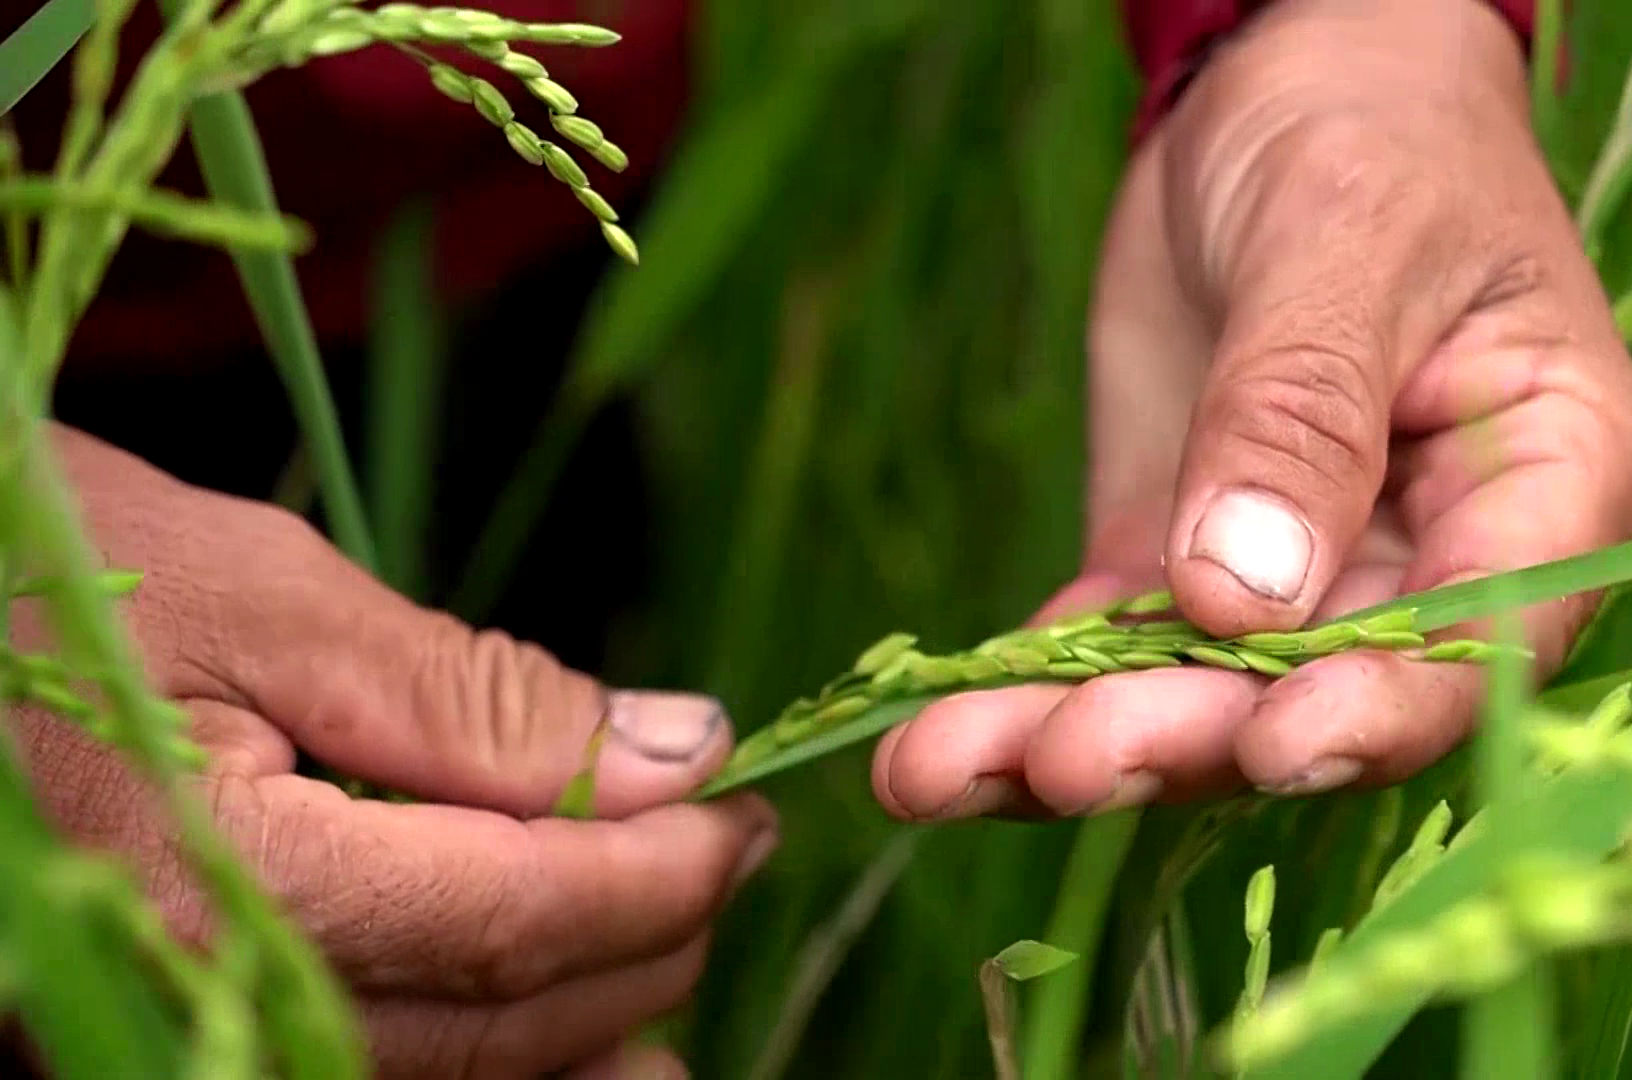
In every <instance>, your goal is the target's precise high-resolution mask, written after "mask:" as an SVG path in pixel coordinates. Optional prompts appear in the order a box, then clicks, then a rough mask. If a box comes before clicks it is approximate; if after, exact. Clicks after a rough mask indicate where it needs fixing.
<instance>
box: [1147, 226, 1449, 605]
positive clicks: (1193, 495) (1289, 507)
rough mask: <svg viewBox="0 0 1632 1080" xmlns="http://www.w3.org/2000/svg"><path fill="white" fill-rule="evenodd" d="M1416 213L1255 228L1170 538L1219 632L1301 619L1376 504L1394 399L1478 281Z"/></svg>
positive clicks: (1178, 568) (1186, 594)
mask: <svg viewBox="0 0 1632 1080" xmlns="http://www.w3.org/2000/svg"><path fill="white" fill-rule="evenodd" d="M1320 201H1322V202H1325V201H1326V200H1320ZM1338 201H1339V203H1341V202H1342V200H1341V199H1340V200H1338ZM1293 205H1296V203H1294V204H1293ZM1403 219H1404V222H1405V223H1406V224H1407V226H1408V227H1405V228H1401V227H1400V221H1401V217H1400V216H1396V217H1395V218H1394V219H1393V221H1392V222H1391V221H1390V219H1389V218H1388V217H1386V216H1380V215H1378V214H1375V213H1373V212H1371V211H1370V210H1369V209H1367V208H1366V206H1359V207H1352V208H1351V207H1349V206H1339V208H1338V209H1336V210H1334V209H1332V208H1331V206H1330V205H1328V206H1327V208H1326V210H1325V211H1324V212H1323V213H1322V214H1309V215H1299V216H1297V217H1296V219H1295V220H1294V221H1285V220H1283V221H1281V222H1276V221H1274V220H1266V221H1262V222H1257V223H1254V229H1253V230H1252V231H1253V235H1252V237H1251V238H1250V240H1248V241H1247V245H1246V247H1245V249H1244V250H1243V251H1241V252H1240V253H1239V257H1238V258H1237V259H1236V260H1235V261H1234V263H1233V266H1232V267H1231V274H1230V276H1229V277H1228V278H1227V279H1226V281H1225V282H1224V284H1225V287H1224V288H1223V289H1221V290H1219V291H1221V292H1222V293H1223V294H1224V295H1223V301H1224V303H1223V311H1224V319H1223V331H1222V334H1221V336H1220V341H1219V345H1218V348H1217V349H1216V351H1215V354H1214V360H1213V363H1212V365H1211V367H1210V369H1209V371H1208V373H1207V377H1206V380H1205V382H1204V384H1203V388H1202V391H1201V394H1200V396H1199V398H1198V399H1197V403H1196V407H1195V410H1194V411H1193V413H1192V415H1191V424H1190V428H1189V432H1188V435H1187V438H1186V442H1185V447H1184V452H1183V456H1182V460H1181V464H1180V468H1179V476H1178V482H1177V489H1176V493H1175V500H1174V513H1173V517H1172V519H1171V524H1170V527H1169V532H1168V535H1167V538H1166V545H1165V562H1166V571H1167V577H1168V581H1169V584H1170V585H1171V587H1172V590H1173V593H1174V598H1175V601H1176V602H1177V604H1178V606H1179V608H1180V609H1181V610H1182V611H1183V612H1184V614H1185V615H1186V617H1187V618H1189V619H1190V620H1191V621H1193V622H1195V623H1196V624H1198V625H1199V626H1201V627H1203V628H1204V629H1206V630H1208V631H1209V632H1211V633H1213V634H1215V635H1221V636H1222V635H1229V634H1237V633H1243V632H1246V631H1250V630H1286V629H1292V628H1295V627H1297V626H1299V625H1301V624H1302V623H1303V622H1304V621H1305V620H1307V619H1308V617H1309V615H1310V613H1311V612H1312V611H1313V610H1314V608H1315V606H1316V604H1317V603H1318V602H1319V601H1320V599H1321V597H1322V596H1323V595H1324V594H1325V592H1326V590H1327V589H1328V588H1329V587H1330V585H1331V583H1332V581H1333V579H1334V577H1335V576H1336V574H1337V571H1338V569H1339V567H1340V566H1341V565H1342V563H1343V561H1344V558H1345V556H1346V555H1347V554H1348V553H1349V551H1350V549H1351V547H1352V546H1353V545H1354V544H1355V542H1356V541H1357V539H1358V538H1359V537H1360V535H1361V533H1362V531H1363V530H1364V529H1365V527H1366V524H1367V522H1368V520H1369V519H1370V517H1371V514H1372V509H1373V505H1374V503H1375V501H1376V499H1377V496H1378V493H1379V491H1380V490H1381V488H1382V485H1383V480H1384V475H1385V472H1386V468H1387V461H1388V446H1389V410H1390V405H1391V402H1392V400H1393V397H1394V394H1395V393H1396V392H1397V390H1398V389H1399V387H1400V385H1401V384H1402V382H1403V380H1404V378H1405V376H1406V374H1407V372H1408V370H1409V367H1410V366H1411V365H1414V364H1415V363H1416V362H1417V361H1418V360H1419V359H1420V358H1422V357H1423V356H1425V355H1426V354H1427V353H1428V351H1429V350H1431V348H1432V347H1433V342H1434V341H1435V340H1436V339H1437V338H1438V337H1439V336H1440V335H1441V334H1442V333H1443V332H1444V331H1445V330H1446V329H1447V328H1448V327H1449V326H1450V325H1451V323H1452V321H1453V320H1454V318H1455V310H1456V304H1457V302H1458V298H1457V297H1456V296H1455V295H1454V294H1455V293H1456V292H1457V290H1456V289H1455V288H1446V287H1444V285H1443V283H1444V282H1446V281H1447V279H1452V280H1454V279H1455V278H1458V277H1463V276H1465V275H1462V274H1455V273H1449V272H1446V273H1441V267H1442V266H1444V265H1445V264H1444V262H1443V261H1442V260H1445V259H1446V258H1447V257H1448V256H1449V255H1451V254H1454V253H1453V252H1450V251H1448V250H1447V249H1448V248H1449V247H1451V245H1449V244H1447V243H1446V242H1445V241H1444V239H1443V238H1438V237H1434V236H1430V235H1427V233H1429V232H1430V231H1434V230H1431V229H1430V228H1429V226H1431V224H1432V222H1430V221H1427V220H1424V219H1423V218H1422V217H1421V216H1420V215H1419V216H1415V218H1414V219H1413V216H1412V215H1409V214H1408V215H1403ZM1379 222H1384V223H1385V224H1382V225H1379ZM1294 223H1301V225H1302V228H1301V229H1298V228H1292V227H1291V225H1293V224H1294ZM1311 232H1313V233H1315V234H1316V235H1314V236H1310V235H1308V234H1309V233H1311ZM1435 240H1438V241H1439V242H1437V243H1435V242H1434V241H1435ZM1424 251H1427V252H1431V253H1432V254H1430V255H1427V256H1425V255H1424V254H1423V252H1424ZM1430 261H1431V262H1433V263H1434V264H1435V265H1432V266H1425V265H1424V263H1425V262H1430ZM1425 275H1426V276H1427V277H1428V279H1429V280H1436V279H1437V280H1438V281H1439V282H1440V283H1441V285H1440V286H1439V287H1437V288H1423V287H1422V281H1423V277H1424V276H1425Z"/></svg>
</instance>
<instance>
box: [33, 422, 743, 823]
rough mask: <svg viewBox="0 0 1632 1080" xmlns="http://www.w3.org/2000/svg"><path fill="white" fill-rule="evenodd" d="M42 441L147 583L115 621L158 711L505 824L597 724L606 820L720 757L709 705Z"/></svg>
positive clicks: (542, 804) (674, 794)
mask: <svg viewBox="0 0 1632 1080" xmlns="http://www.w3.org/2000/svg"><path fill="white" fill-rule="evenodd" d="M57 437H58V444H59V447H60V448H61V450H62V454H63V457H64V460H65V462H66V465H67V469H68V473H69V475H70V477H71V479H72V481H73V484H74V486H75V488H76V489H77V490H78V491H79V493H80V496H81V499H82V501H83V502H84V503H85V506H86V512H87V517H88V519H89V522H90V525H91V528H92V532H93V535H95V536H97V537H98V538H99V540H100V541H101V542H102V543H103V544H104V546H105V548H106V549H107V557H108V559H109V561H110V562H111V563H114V564H116V565H120V566H139V567H142V568H143V570H144V572H145V578H144V582H143V585H142V587H141V589H140V590H138V592H137V594H136V597H135V599H134V603H133V610H132V619H133V623H134V625H135V627H136V629H137V632H138V637H139V638H140V639H141V641H142V644H143V651H144V654H145V655H146V657H147V659H148V662H149V666H150V667H151V668H152V669H153V670H154V673H155V678H156V681H157V682H158V683H159V684H160V686H161V688H162V689H163V690H164V691H165V692H166V693H168V694H170V695H171V696H175V697H196V698H209V699H213V700H219V701H223V702H227V703H230V704H235V705H239V706H241V707H243V708H246V709H249V710H251V711H254V712H257V713H260V714H261V715H264V716H266V717H267V718H268V719H269V720H271V721H272V722H273V723H274V724H276V725H277V726H278V727H279V728H281V729H282V730H284V731H285V732H287V733H288V734H289V735H290V736H291V737H292V738H293V739H294V741H295V742H296V743H297V744H298V745H299V746H300V747H301V749H303V750H305V751H307V752H308V753H310V754H312V755H313V756H314V757H316V758H318V759H319V760H321V761H323V762H324V763H325V764H328V765H330V766H332V767H334V768H336V769H338V770H339V771H341V772H342V773H346V774H348V775H350V776H354V777H357V778H359V779H363V780H369V781H373V782H375V783H378V784H382V785H384V786H386V787H388V788H392V789H396V790H400V791H403V792H406V793H408V794H411V795H416V796H420V797H422V798H427V799H434V800H438V801H444V802H455V803H462V804H468V805H475V806H482V807H485V808H489V809H495V810H502V811H505V812H507V813H511V814H515V815H517V816H523V817H527V816H533V815H537V814H540V813H545V812H547V811H548V810H549V809H550V808H551V807H553V806H554V805H555V803H556V801H557V799H558V798H559V796H560V793H561V790H562V788H563V787H564V786H565V784H566V783H567V781H568V780H570V779H571V778H572V777H573V776H574V775H575V774H576V773H577V772H578V771H579V770H580V768H581V767H582V765H583V763H584V751H585V747H586V744H587V743H588V742H589V740H590V735H591V733H592V732H594V731H595V730H596V729H597V727H598V726H602V725H603V721H604V728H605V731H606V739H605V742H604V744H603V746H602V748H601V753H600V757H599V761H598V767H597V774H596V780H597V783H596V799H597V803H596V807H595V809H596V811H597V812H598V814H600V815H601V816H604V817H621V816H626V815H628V814H631V813H635V812H637V811H638V810H640V809H643V808H645V807H648V806H653V805H657V804H659V803H663V802H668V801H672V800H675V799H678V798H681V797H683V796H685V795H686V794H687V793H689V792H690V791H692V790H694V789H695V788H696V787H697V786H698V785H699V784H700V783H702V782H703V780H705V779H706V778H707V777H708V776H709V775H711V774H712V773H713V772H714V771H715V770H716V769H717V768H718V767H719V765H720V764H721V763H722V762H723V761H724V760H725V758H726V756H727V755H728V754H729V753H730V747H731V730H730V724H729V723H728V721H727V719H726V717H725V714H724V712H723V710H721V708H720V707H719V703H718V702H716V701H714V700H713V699H711V698H706V697H697V696H693V695H683V694H662V693H644V692H631V691H608V690H607V689H606V688H604V687H602V686H601V685H600V684H599V683H597V682H596V681H595V680H593V679H591V678H589V677H588V676H585V675H582V674H580V673H578V672H575V671H571V670H569V669H567V668H565V667H563V666H562V665H561V664H559V663H558V662H557V661H556V660H555V658H554V657H553V656H551V655H550V654H549V653H547V652H545V651H544V650H543V649H540V648H538V647H536V646H533V645H529V644H525V643H521V642H517V641H514V640H512V639H511V638H509V637H507V636H506V635H503V634H500V633H497V632H492V631H489V632H480V633H479V632H476V631H473V630H472V629H471V628H470V627H467V626H465V625H464V624H462V623H460V622H458V621H457V620H455V619H452V618H450V617H448V616H446V615H442V614H438V613H434V612H430V611H426V610H424V609H422V608H419V607H417V606H416V605H414V604H412V603H410V602H409V601H408V600H406V599H405V598H403V597H401V596H399V595H397V594H395V593H393V592H391V591H390V590H389V589H387V588H385V587H384V586H383V585H381V584H379V583H378V582H377V581H375V580H374V579H373V578H371V577H369V576H368V575H367V574H366V573H364V572H363V571H362V570H361V569H359V568H358V567H356V566H354V565H353V564H351V563H350V562H348V561H347V560H346V559H344V558H343V557H342V556H341V555H340V554H339V553H338V552H337V551H335V550H334V549H333V548H332V547H331V546H330V545H329V544H328V543H327V542H326V541H324V540H323V539H322V537H321V536H319V535H318V534H317V533H316V532H315V531H314V530H312V529H311V528H310V527H309V526H308V525H307V524H306V523H305V522H303V521H301V520H300V519H298V518H296V517H294V516H293V515H291V514H288V513H286V512H285V511H283V510H281V509H279V508H277V507H273V506H269V505H265V504H260V503H252V502H247V501H244V500H239V499H232V498H228V497H226V496H222V495H218V494H215V493H212V492H207V491H203V490H200V489H197V488H193V487H190V486H188V485H185V484H182V483H180V482H179V481H177V480H175V479H174V478H172V477H169V476H166V475H164V474H163V473H161V472H159V471H158V470H156V469H153V468H152V467H150V466H148V465H146V464H145V463H143V462H141V461H140V460H138V459H136V458H134V457H132V456H131V455H129V454H125V453H124V452H122V451H119V450H117V449H115V448H113V447H111V446H108V445H107V444H105V443H101V442H99V441H97V440H95V439H92V438H91V437H89V436H86V435H83V434H81V433H77V432H73V431H71V430H69V429H63V428H59V429H57Z"/></svg>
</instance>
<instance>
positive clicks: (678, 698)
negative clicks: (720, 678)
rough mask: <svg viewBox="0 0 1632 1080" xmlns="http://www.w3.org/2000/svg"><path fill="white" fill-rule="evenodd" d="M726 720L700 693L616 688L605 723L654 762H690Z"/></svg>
mask: <svg viewBox="0 0 1632 1080" xmlns="http://www.w3.org/2000/svg"><path fill="white" fill-rule="evenodd" d="M724 723H725V709H724V708H723V707H722V706H721V705H720V703H719V702H718V701H717V700H715V699H714V698H711V697H706V696H704V695H702V694H677V693H669V692H665V691H653V690H615V691H613V692H612V694H611V696H610V698H609V707H608V717H607V726H608V727H609V728H610V729H611V731H612V733H613V734H615V735H616V736H617V737H618V738H619V739H620V740H622V741H623V743H624V744H625V745H627V746H629V747H631V748H632V749H633V750H634V751H635V752H636V753H638V754H640V755H641V756H642V757H646V758H650V759H651V760H653V761H662V762H679V761H689V760H691V759H692V758H694V757H696V756H697V754H698V753H699V752H700V751H701V750H702V749H703V747H704V746H706V745H708V741H709V739H710V738H712V737H713V735H714V733H715V731H716V730H718V728H719V727H720V726H721V725H722V724H724Z"/></svg>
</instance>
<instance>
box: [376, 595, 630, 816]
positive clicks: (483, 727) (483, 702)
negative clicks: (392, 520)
mask: <svg viewBox="0 0 1632 1080" xmlns="http://www.w3.org/2000/svg"><path fill="white" fill-rule="evenodd" d="M429 617H430V618H431V620H432V622H431V624H430V631H429V632H425V631H424V628H423V626H422V625H420V624H418V623H416V633H415V636H414V639H413V643H411V644H410V645H409V646H408V648H409V649H411V650H413V652H412V655H414V656H415V657H416V659H415V661H414V672H413V675H412V678H411V681H410V684H411V685H412V686H413V688H414V694H415V697H416V699H417V701H418V703H419V704H421V705H422V706H423V707H422V708H421V710H420V714H421V715H423V716H427V717H435V718H437V720H438V722H439V723H440V724H443V725H445V728H444V730H443V731H442V733H441V737H442V738H445V739H446V740H447V742H448V743H449V749H450V751H454V752H457V753H458V754H459V755H460V756H461V757H464V758H467V759H469V760H471V761H473V762H474V763H475V764H477V765H478V766H480V767H482V768H484V769H491V770H499V769H502V770H503V771H504V772H505V773H507V774H512V775H513V774H517V773H518V772H520V770H518V768H517V764H518V763H520V762H533V763H537V764H536V766H535V768H536V770H537V771H538V772H539V773H541V774H542V773H544V772H548V773H551V774H553V773H554V772H557V771H559V770H561V769H563V768H576V767H577V763H576V761H567V760H566V758H567V756H570V755H563V754H562V753H560V751H559V747H558V746H557V745H556V744H557V743H558V741H559V739H560V736H561V735H562V733H563V731H565V730H568V729H571V730H573V731H577V729H578V728H580V727H585V728H586V729H587V726H588V725H589V724H592V723H593V720H594V718H596V717H598V716H599V715H600V712H601V701H600V695H599V692H598V685H597V684H596V683H594V681H593V680H591V679H589V678H588V677H587V676H583V675H579V674H578V673H576V672H573V671H570V670H569V669H567V668H566V667H565V666H563V665H562V664H561V663H560V661H559V660H557V659H556V658H555V656H554V655H553V654H551V653H550V652H548V651H547V650H545V649H543V648H541V647H539V646H537V645H534V644H531V643H528V642H521V641H518V640H516V639H515V638H513V637H511V636H510V635H509V634H506V633H504V632H503V631H500V630H480V631H473V630H472V629H471V628H470V627H469V626H467V625H466V624H464V623H463V622H461V621H459V620H458V619H455V618H453V617H452V616H448V615H444V614H441V613H435V614H431V615H430V616H429ZM575 721H576V722H575ZM585 733H586V734H587V730H586V731H585ZM548 780H549V777H548V776H544V775H534V776H525V775H518V776H517V784H518V785H521V786H524V787H526V786H530V787H533V788H536V789H537V790H540V791H542V790H545V789H546V788H547V787H548V783H547V781H548Z"/></svg>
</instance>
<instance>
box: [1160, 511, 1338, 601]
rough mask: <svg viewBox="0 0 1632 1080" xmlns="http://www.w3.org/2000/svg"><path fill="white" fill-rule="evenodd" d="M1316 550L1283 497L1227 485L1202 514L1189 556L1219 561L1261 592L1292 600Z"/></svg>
mask: <svg viewBox="0 0 1632 1080" xmlns="http://www.w3.org/2000/svg"><path fill="white" fill-rule="evenodd" d="M1314 548H1315V538H1314V535H1313V534H1312V533H1311V532H1310V531H1309V526H1308V525H1306V524H1304V522H1303V518H1302V516H1301V515H1300V514H1299V513H1298V512H1297V511H1296V510H1294V509H1293V508H1292V507H1291V506H1289V505H1288V504H1287V503H1286V502H1285V501H1284V500H1282V499H1280V498H1279V497H1277V496H1275V495H1271V494H1269V493H1268V492H1266V491H1258V490H1254V489H1251V488H1228V489H1226V490H1224V491H1220V492H1219V493H1218V494H1217V495H1215V496H1213V501H1212V504H1211V505H1210V506H1208V507H1207V510H1206V512H1205V513H1203V514H1202V515H1201V520H1200V521H1199V522H1197V524H1196V531H1195V532H1194V533H1192V534H1191V536H1190V550H1189V553H1188V554H1189V556H1190V557H1191V558H1192V559H1206V560H1208V561H1209V562H1213V563H1217V564H1218V565H1219V566H1221V567H1223V568H1224V569H1225V570H1228V571H1229V572H1230V574H1231V575H1232V576H1234V578H1235V579H1236V580H1237V581H1239V582H1240V583H1241V584H1242V585H1244V586H1246V587H1247V588H1248V589H1250V590H1252V591H1253V592H1255V593H1257V594H1258V595H1259V596H1265V597H1268V598H1269V599H1271V600H1283V601H1291V600H1295V599H1296V598H1297V595H1298V593H1299V592H1301V591H1302V590H1303V579H1304V578H1305V577H1306V576H1307V575H1308V573H1309V560H1310V558H1311V557H1312V556H1313V554H1314Z"/></svg>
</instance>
